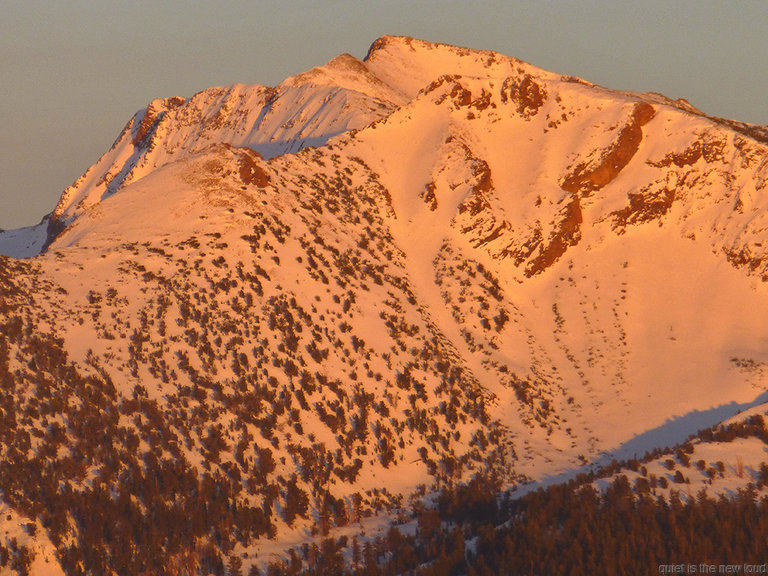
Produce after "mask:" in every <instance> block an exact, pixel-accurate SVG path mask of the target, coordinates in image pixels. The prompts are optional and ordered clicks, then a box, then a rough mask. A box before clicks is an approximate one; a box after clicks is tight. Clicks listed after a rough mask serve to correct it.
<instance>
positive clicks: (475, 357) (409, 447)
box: [0, 37, 768, 561]
mask: <svg viewBox="0 0 768 576" xmlns="http://www.w3.org/2000/svg"><path fill="white" fill-rule="evenodd" d="M760 133H761V132H760V130H757V128H755V127H752V128H749V127H745V126H740V127H738V129H737V127H736V124H735V123H729V122H726V121H719V120H713V119H710V118H707V117H706V116H704V115H702V114H700V113H699V112H698V111H696V110H694V109H692V108H691V107H690V106H686V105H684V103H681V102H678V101H670V100H667V99H665V98H663V97H660V96H658V95H645V94H631V93H623V92H617V91H611V90H607V89H603V88H600V87H597V86H593V85H590V84H589V83H586V82H584V81H580V80H578V79H574V78H571V77H561V76H559V75H556V74H553V73H550V72H546V71H543V70H540V69H538V68H535V67H533V66H530V65H528V64H525V63H522V62H519V61H517V60H515V59H512V58H508V57H505V56H502V55H499V54H494V53H490V52H480V51H471V50H467V49H463V48H456V47H451V46H447V45H440V44H428V43H425V42H422V41H418V40H413V39H408V38H396V37H384V38H382V39H380V40H377V41H376V42H375V43H374V44H373V45H372V47H371V50H370V51H369V53H368V56H367V57H366V59H365V60H363V61H359V60H356V59H354V58H353V57H351V56H348V55H343V56H340V57H338V58H336V59H334V60H332V61H331V62H330V63H328V64H326V65H325V66H321V67H319V68H316V69H313V70H310V71H309V72H306V73H304V74H300V75H298V76H295V77H293V78H289V79H287V80H286V81H284V82H283V83H281V84H280V85H279V86H277V87H275V88H267V87H263V86H257V85H254V86H242V85H234V86H230V87H226V88H212V89H209V90H206V91H203V92H201V93H200V94H198V95H195V96H193V97H192V98H190V99H189V100H184V99H180V98H170V99H165V100H156V101H154V102H153V103H151V104H150V106H148V107H147V108H146V109H145V110H143V111H141V112H139V113H138V114H137V115H136V116H135V117H134V118H133V119H132V120H131V121H130V122H129V123H128V125H127V126H126V128H125V129H124V131H123V133H122V134H121V135H120V136H119V138H118V140H117V141H116V143H115V145H114V146H113V148H112V149H111V150H110V151H108V152H107V153H106V154H105V155H104V156H103V157H102V158H101V159H100V160H99V161H98V162H97V163H96V164H95V165H94V166H93V167H92V168H91V169H90V170H89V171H88V172H86V174H85V175H84V176H83V177H82V178H81V179H80V180H79V181H78V182H76V183H75V184H74V185H73V186H72V187H70V188H69V189H67V191H65V193H64V195H63V196H62V199H61V201H60V203H59V205H58V206H57V208H56V210H55V211H54V213H53V217H52V222H53V223H52V224H51V226H50V227H49V228H48V230H47V232H48V237H47V241H48V243H49V245H48V247H47V250H46V251H45V252H43V253H42V254H40V255H39V256H37V257H36V258H31V259H29V260H27V261H24V262H21V261H12V260H7V259H3V260H0V264H2V266H3V268H2V270H0V271H2V272H3V273H2V274H0V280H2V281H3V282H4V284H3V285H2V286H3V289H4V290H5V291H6V292H7V293H8V294H14V295H15V296H14V298H17V299H18V303H16V304H14V307H13V308H11V307H10V305H9V308H8V310H5V311H4V312H3V314H4V316H3V318H4V322H5V324H4V325H6V326H7V330H6V332H7V334H8V336H7V337H6V340H7V342H6V343H5V344H4V346H5V347H6V348H7V349H8V350H9V353H8V357H9V360H8V365H7V366H6V367H5V369H6V371H7V374H8V376H7V377H8V378H9V379H10V380H13V382H15V383H16V385H17V386H18V387H19V388H20V389H27V388H29V386H31V384H29V382H36V381H38V380H39V379H40V377H39V376H36V374H38V373H44V374H48V375H49V377H50V379H51V381H52V382H54V383H57V384H56V386H58V388H56V390H57V394H65V390H67V387H66V386H64V385H63V384H62V382H64V381H63V380H61V377H60V376H59V375H58V374H59V372H61V370H63V369H61V368H56V366H63V365H65V364H66V365H67V366H69V368H68V370H75V371H76V372H77V373H78V374H79V373H80V371H81V372H82V374H83V375H90V376H91V377H93V378H96V379H101V380H99V381H103V382H104V388H105V389H106V390H108V391H110V394H111V396H110V397H109V398H110V399H108V400H104V399H101V400H100V401H101V402H104V403H105V406H106V407H104V406H101V405H98V406H100V408H99V409H100V410H102V412H103V414H102V413H101V412H100V414H102V416H101V417H103V418H104V419H105V422H107V423H108V424H109V426H114V427H115V434H117V435H118V436H119V438H121V440H120V441H118V442H117V445H118V447H122V448H119V449H121V450H123V449H124V450H125V452H126V454H136V455H137V456H136V462H133V460H131V459H130V457H129V456H126V458H129V460H128V462H127V463H121V464H118V465H117V470H116V471H114V474H113V475H112V476H109V475H108V474H106V473H105V472H104V469H105V468H106V469H109V468H110V466H114V462H115V461H116V460H115V458H114V456H113V455H110V454H107V455H104V454H102V453H101V452H99V451H98V450H96V451H95V452H93V455H92V457H91V460H90V462H92V463H91V464H89V467H87V468H86V469H84V470H82V471H81V472H82V474H80V472H78V474H79V475H75V476H73V479H72V480H71V485H72V486H76V487H77V489H78V490H82V491H83V493H84V494H86V496H84V498H87V497H91V496H88V495H89V494H91V493H90V492H88V490H89V489H91V488H89V487H91V486H92V485H93V486H95V485H96V484H93V482H94V481H95V478H103V477H106V478H107V479H106V480H104V482H106V483H109V482H112V481H114V482H116V480H114V479H115V478H119V477H120V475H121V474H122V475H123V476H128V477H130V478H135V477H136V474H137V472H136V470H146V469H147V467H149V466H151V465H152V464H151V463H152V462H154V461H155V460H153V458H155V459H156V460H159V461H166V460H167V461H168V462H172V463H173V465H174V466H178V467H179V468H180V469H182V470H194V471H195V474H196V475H197V476H196V478H197V480H194V482H197V481H198V480H199V481H200V482H203V480H202V478H204V477H206V476H205V475H206V474H208V475H210V476H211V477H215V478H217V480H216V481H217V482H226V486H227V490H229V491H230V492H231V500H232V501H233V502H236V503H237V505H238V506H240V507H242V508H244V509H252V508H254V507H256V508H259V510H262V511H263V510H267V511H268V523H271V524H270V526H271V527H270V528H269V529H266V528H264V529H263V531H262V532H257V536H256V537H255V538H256V539H258V537H263V536H264V534H265V533H266V534H272V535H275V534H278V535H284V536H285V537H286V538H289V537H290V538H299V539H301V538H304V537H310V536H312V535H311V533H310V532H311V527H312V526H318V527H319V528H318V530H320V532H321V533H324V532H325V531H327V529H328V528H329V527H330V526H331V525H337V526H342V525H344V524H345V523H346V524H349V523H352V524H354V523H355V522H358V521H361V519H362V518H364V517H365V516H366V515H369V514H371V513H374V512H376V511H380V510H382V509H385V508H390V507H393V506H397V505H400V504H402V503H403V502H404V500H405V499H407V498H408V497H410V496H413V495H418V494H424V493H425V491H428V490H431V489H435V488H439V487H440V486H443V485H450V484H452V483H454V482H457V481H461V480H465V479H467V478H469V477H470V476H472V475H475V474H484V473H490V474H496V475H498V476H499V477H500V478H502V479H503V481H504V482H506V483H508V484H509V485H514V484H516V483H518V482H520V481H521V480H529V481H530V480H533V481H547V480H548V479H549V480H551V479H553V478H559V477H563V476H564V475H568V474H572V473H573V472H574V471H576V470H578V469H580V467H582V466H583V465H584V464H586V463H589V462H603V461H604V460H605V459H606V458H611V457H613V456H618V457H625V456H627V455H631V454H633V453H638V452H642V451H644V450H647V449H650V448H653V447H657V446H665V445H671V444H674V443H676V442H680V441H682V440H684V439H685V438H686V437H687V436H688V434H690V433H693V432H695V431H696V430H698V429H700V428H703V427H706V426H710V425H713V424H716V423H717V422H720V421H722V420H724V419H727V418H729V417H731V416H732V415H734V414H735V413H736V412H737V411H738V410H746V409H749V408H751V407H753V406H756V405H758V404H759V403H761V402H764V401H765V397H766V389H767V388H768V371H766V370H767V369H766V367H767V366H768V340H767V339H766V334H765V328H764V326H763V324H764V322H763V321H762V316H761V314H760V311H762V310H765V309H768V288H766V282H765V280H766V278H768V259H766V249H767V247H768V237H767V235H768V222H767V221H766V214H768V210H767V208H768V206H767V205H766V203H768V195H767V194H766V192H765V182H766V177H767V176H768V147H767V146H766V145H765V144H764V143H763V142H762V139H761V138H760V137H759V135H760ZM750 134H752V136H750ZM6 234H7V233H6ZM19 255H29V254H28V253H24V254H19ZM14 302H15V300H14ZM20 326H23V327H26V328H25V329H21V328H20ZM33 335H41V337H42V336H45V335H47V336H49V337H50V343H49V347H51V348H52V349H53V350H54V351H55V352H56V353H55V354H53V352H51V354H50V356H51V357H52V358H54V359H55V361H54V360H50V358H49V357H48V356H44V359H45V362H43V359H39V358H37V356H36V355H40V354H41V353H40V352H35V351H36V350H37V346H39V345H37V344H35V342H34V341H32V340H30V339H32V338H33ZM4 342H5V341H4ZM3 349H5V348H3ZM0 356H1V355H0ZM30 358H32V359H31V360H30ZM68 363H72V366H70V365H69V364H68ZM39 365H42V366H47V367H48V368H46V369H45V370H42V372H41V370H40V369H39ZM0 368H2V365H1V364H0ZM46 378H48V376H46ZM83 378H85V376H83ZM75 381H77V379H75ZM86 381H88V380H87V378H86ZM107 382H108V384H107ZM89 386H90V385H89ZM25 387H26V388H25ZM86 389H87V390H90V388H88V387H87V386H86ZM70 400H71V399H70ZM68 402H69V403H66V402H65V403H64V404H63V406H64V408H62V407H61V406H58V405H56V409H55V410H54V408H53V407H52V408H51V415H48V416H43V414H45V411H44V410H42V409H41V408H40V407H39V406H37V405H35V403H34V402H33V401H32V399H31V398H30V397H28V395H25V394H22V395H21V396H20V397H19V399H18V403H19V406H18V407H17V411H19V413H24V414H27V418H28V419H27V420H24V421H22V423H21V424H18V425H17V426H16V428H14V432H13V433H14V434H17V435H21V436H20V438H21V437H22V436H23V434H22V431H23V430H26V429H27V428H25V426H26V427H34V426H37V427H38V428H39V429H41V430H49V432H46V433H44V434H43V435H42V436H41V437H40V438H39V439H38V440H36V441H35V442H36V444H35V446H37V448H34V449H32V448H31V449H30V450H31V452H29V453H30V454H32V455H33V456H34V457H38V456H37V455H39V454H45V455H46V456H45V457H46V458H51V459H52V462H54V463H56V462H58V465H61V462H60V460H62V459H63V460H66V458H68V457H69V456H68V455H67V454H60V453H58V452H56V451H53V455H51V453H50V450H47V448H46V446H48V444H47V443H48V442H53V439H49V438H48V436H49V435H52V434H53V431H52V429H51V428H50V426H49V425H48V424H43V423H42V418H43V417H45V418H51V419H58V418H61V420H62V422H64V424H66V426H67V430H68V432H67V433H68V434H69V435H70V439H71V443H72V444H73V445H74V446H77V447H78V448H77V449H78V450H81V451H86V452H88V453H89V454H91V452H90V451H93V450H94V448H93V447H92V446H90V444H89V443H88V442H87V439H88V435H87V434H86V432H87V431H84V430H83V429H82V428H81V427H78V426H77V425H76V421H77V420H78V418H76V417H75V414H74V413H72V414H70V413H69V412H68V411H71V410H74V409H75V408H74V407H75V405H76V403H72V402H70V401H68ZM110 402H111V404H110ZM53 405H54V404H52V406H53ZM94 405H97V404H94ZM142 406H143V407H144V408H142ZM57 410H58V412H57ZM62 410H64V412H63V414H62V415H60V416H54V414H58V413H59V412H60V411H62ZM105 414H106V415H105ZM107 416H108V417H107ZM57 421H58V420H57ZM25 422H26V423H25ZM148 423H152V424H151V425H149V424H148ZM106 425H107V424H105V426H106ZM46 426H48V428H46ZM30 429H31V428H30ZM129 431H130V433H129ZM132 434H134V435H135V438H136V440H135V442H134V440H131V439H130V438H132V437H133V436H132ZM19 442H20V445H24V441H23V439H19ZM128 447H130V449H128ZM115 449H116V450H117V449H118V448H115ZM36 450H37V451H36ZM9 454H10V453H9ZM139 455H141V458H143V460H141V461H140V460H139V459H138V458H139ZM152 455H154V456H152ZM6 457H7V458H10V456H9V455H6ZM30 457H32V456H30ZM41 457H42V456H41ZM99 458H103V459H104V460H99ZM163 459H166V460H163ZM169 466H170V464H169ZM46 469H47V468H46ZM65 469H66V467H65ZM110 478H111V479H110ZM222 478H225V479H226V480H222ZM189 482H193V481H192V480H189ZM57 485H58V484H57ZM289 487H290V488H289ZM93 489H94V490H95V488H93ZM195 490H196V492H194V493H195V494H199V493H203V492H204V490H203V488H195ZM176 493H177V490H176V489H174V491H173V494H174V495H175V494H176ZM57 494H58V493H57ZM141 494H142V495H141V497H142V498H146V497H147V496H146V491H144V492H141ZM150 494H154V492H152V491H150ZM301 495H303V498H304V499H305V500H306V501H305V500H304V499H303V498H302V496H301ZM52 497H53V496H52ZM56 497H61V496H60V495H58V496H56ZM93 497H94V498H95V496H93ZM134 497H136V498H139V496H136V495H135V494H134ZM174 497H175V496H174ZM194 501H195V500H194V498H190V500H189V502H194ZM302 502H304V504H303V505H302ZM249 507H250V508H249ZM190 513H191V512H190ZM265 514H266V513H265ZM225 517H226V516H225ZM226 521H227V522H234V520H231V518H230V519H229V520H226ZM222 522H224V520H222ZM243 522H244V520H243ZM262 528H263V527H262ZM260 530H261V528H260ZM243 533H244V531H243V530H242V529H239V532H238V531H236V530H234V529H232V534H240V535H242V534H243ZM206 534H207V533H206ZM297 534H298V535H299V536H297ZM197 537H198V538H203V536H202V535H201V534H198V535H197ZM241 537H242V536H241ZM233 538H235V536H233ZM248 538H250V537H248ZM248 538H246V537H242V541H238V542H239V544H238V545H239V546H242V547H243V548H242V550H244V551H246V552H247V551H248V550H250V548H248V546H249V544H247V541H248ZM105 546H106V544H105ZM179 561H181V560H179Z"/></svg>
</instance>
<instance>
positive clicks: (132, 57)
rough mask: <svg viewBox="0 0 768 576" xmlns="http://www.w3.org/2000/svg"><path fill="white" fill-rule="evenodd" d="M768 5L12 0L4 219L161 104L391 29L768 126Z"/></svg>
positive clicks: (49, 199) (297, 66)
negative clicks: (767, 34)
mask: <svg viewBox="0 0 768 576" xmlns="http://www.w3.org/2000/svg"><path fill="white" fill-rule="evenodd" d="M767 24H768V5H765V4H763V3H761V2H744V3H740V4H739V5H738V9H737V8H735V7H732V5H727V4H721V3H718V2H715V1H699V2H693V1H682V2H676V3H666V2H660V1H657V0H653V1H649V2H643V3H633V4H624V3H622V4H617V3H612V2H607V1H595V2H537V3H535V4H534V3H528V2H512V3H507V2H477V3H473V4H465V3H459V2H422V3H419V4H418V5H411V4H406V3H405V2H387V3H370V2H352V1H350V0H343V1H334V2H322V3H321V2H308V1H302V2H292V3H289V4H278V3H273V2H261V3H249V2H244V1H242V0H230V1H226V2H221V3H217V4H216V5H215V6H214V5H207V4H196V3H182V2H177V1H173V2H165V3H163V4H161V5H156V4H155V3H150V2H146V1H144V0H142V1H139V2H135V3H132V4H130V5H128V4H121V3H117V2H111V1H109V2H101V3H94V2H90V1H87V0H75V1H73V2H70V3H67V4H49V3H46V2H42V1H41V0H35V1H30V2H25V3H14V2H3V20H2V22H0V47H2V53H3V58H2V60H0V71H2V78H3V80H4V82H3V85H2V89H1V90H2V98H0V121H2V126H3V128H2V131H0V138H1V139H0V143H1V145H2V151H3V154H2V156H0V158H2V159H1V160H0V228H16V227H21V226H25V225H31V224H34V223H36V222H38V221H39V220H40V219H41V217H42V216H43V215H44V214H46V213H48V212H50V211H51V210H52V209H53V208H54V206H55V204H56V202H57V200H58V198H59V196H60V194H61V192H62V191H63V190H64V188H66V187H67V186H68V185H69V184H71V183H72V182H73V181H74V180H75V179H76V178H78V177H79V176H80V175H81V174H82V173H83V172H84V171H85V170H86V169H87V168H88V167H89V166H90V165H91V164H93V163H94V162H95V161H96V160H97V159H98V158H99V156H100V155H101V154H103V153H104V152H105V151H106V150H107V149H108V148H109V146H110V145H111V144H112V142H113V141H114V139H115V138H116V137H117V135H118V134H119V132H120V130H121V129H122V128H123V126H124V125H125V123H126V122H127V121H128V120H129V119H130V118H131V116H132V115H133V114H134V113H135V112H136V111H137V110H140V109H141V108H143V107H145V106H146V105H147V104H148V103H149V101H151V100H152V99H153V98H158V97H166V96H174V95H179V96H185V97H189V96H191V95H192V94H194V93H195V92H198V91H200V90H203V89H205V88H208V87H210V86H216V85H226V84H231V83H235V82H241V83H260V84H267V85H275V84H277V83H279V82H280V81H281V80H283V79H284V78H285V77H287V76H290V75H293V74H297V73H299V72H302V71H304V70H306V69H309V68H311V67H313V66H317V65H322V64H324V63H325V62H327V61H328V60H330V59H332V58H333V57H335V56H337V55H338V54H341V53H344V52H348V53H351V54H352V55H354V56H357V57H359V58H362V57H363V56H364V55H365V53H366V51H367V49H368V47H369V45H370V44H371V42H373V41H374V40H375V39H376V38H378V37H379V36H382V35H384V34H395V35H407V36H413V37H417V38H422V39H425V40H429V41H435V42H444V43H449V44H456V45H461V46H467V47H470V48H477V49H490V50H495V51H498V52H501V53H503V54H507V55H510V56H514V57H517V58H520V59H522V60H525V61H528V62H530V63H532V64H534V65H536V66H539V67H542V68H546V69H549V70H552V71H555V72H559V73H563V74H570V75H576V76H580V77H582V78H585V79H587V80H589V81H591V82H594V83H597V84H601V85H603V86H607V87H610V88H615V89H620V90H633V91H643V92H645V91H653V92H660V93H662V94H664V95H666V96H668V97H670V98H685V99H687V100H688V101H690V102H691V103H692V104H693V105H694V106H696V107H698V108H700V109H701V110H703V111H704V112H706V113H707V114H710V115H713V116H722V117H728V118H734V119H737V120H742V121H746V122H751V123H759V124H768V103H766V100H765V97H764V94H765V93H766V89H767V88H768V71H767V70H766V68H765V65H764V62H765V56H766V51H767V50H766V45H765V41H764V39H763V38H762V36H763V33H764V30H765V29H766V25H767Z"/></svg>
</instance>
